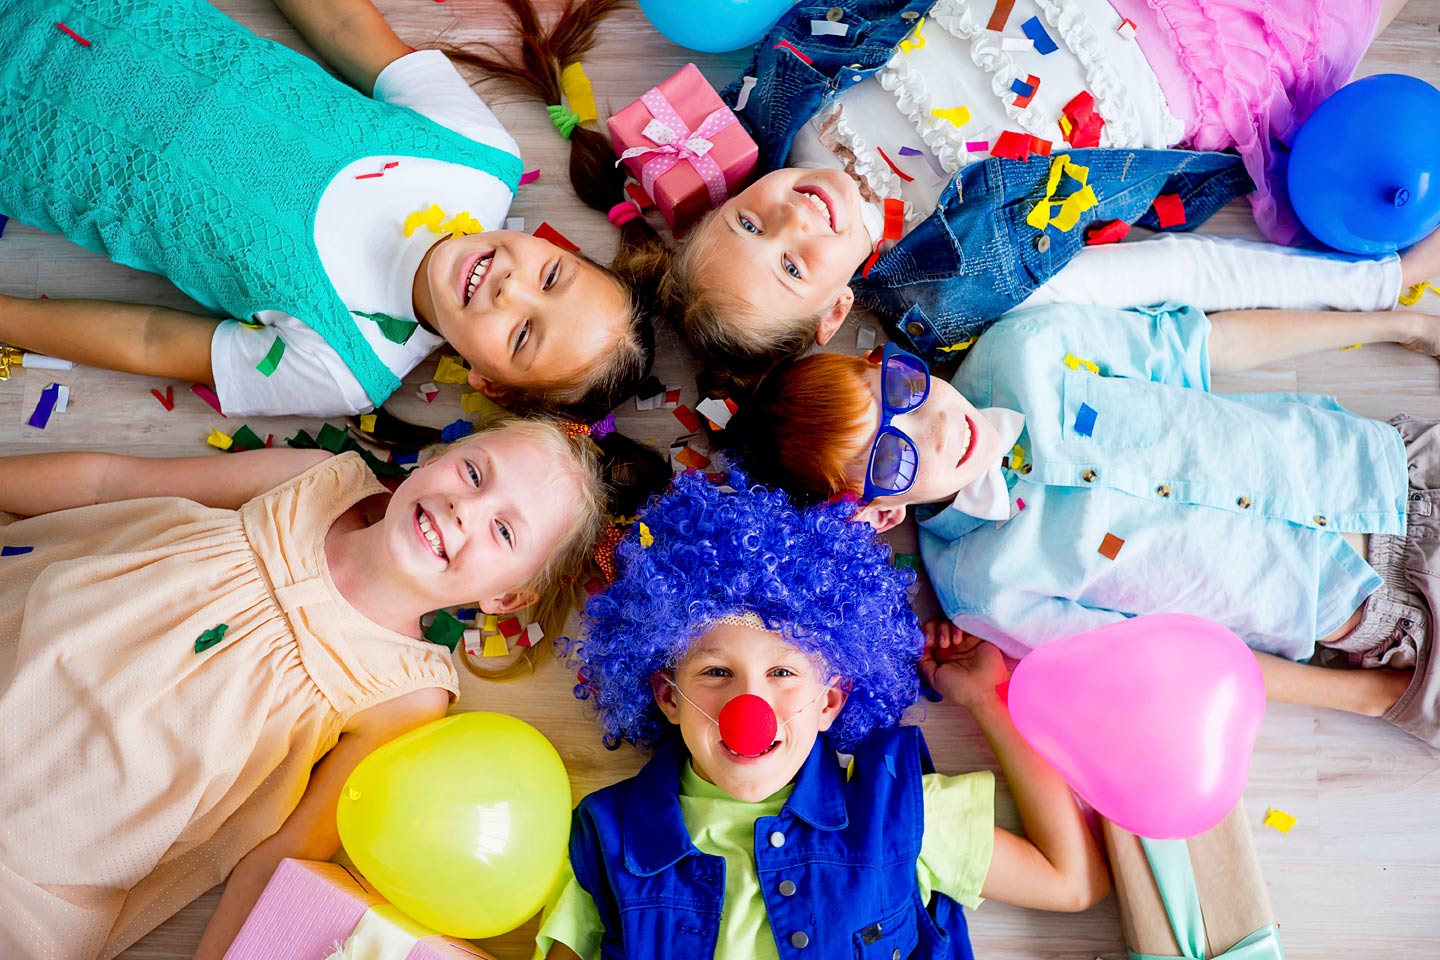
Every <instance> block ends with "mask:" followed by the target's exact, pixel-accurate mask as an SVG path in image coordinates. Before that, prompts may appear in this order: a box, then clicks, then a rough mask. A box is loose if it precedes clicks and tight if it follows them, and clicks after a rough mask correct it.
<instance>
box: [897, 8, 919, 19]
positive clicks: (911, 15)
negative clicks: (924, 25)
mask: <svg viewBox="0 0 1440 960" xmlns="http://www.w3.org/2000/svg"><path fill="white" fill-rule="evenodd" d="M919 18H920V14H918V13H916V12H915V11H914V10H906V11H905V12H904V13H902V14H900V19H901V20H918V19H919Z"/></svg>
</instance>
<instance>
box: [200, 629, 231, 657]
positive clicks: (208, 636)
mask: <svg viewBox="0 0 1440 960" xmlns="http://www.w3.org/2000/svg"><path fill="white" fill-rule="evenodd" d="M229 629H230V624H228V623H222V624H220V625H219V626H216V627H211V628H210V629H209V630H206V631H205V632H204V633H202V634H200V636H198V637H196V638H195V652H196V653H204V652H205V651H206V650H209V649H210V648H211V647H213V646H215V644H217V643H219V642H220V641H221V640H223V639H225V631H226V630H229Z"/></svg>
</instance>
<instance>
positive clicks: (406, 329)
mask: <svg viewBox="0 0 1440 960" xmlns="http://www.w3.org/2000/svg"><path fill="white" fill-rule="evenodd" d="M355 316H357V317H364V318H365V319H366V320H373V321H375V325H376V326H377V327H379V328H380V335H381V336H383V337H384V338H385V339H386V340H389V341H390V342H391V343H409V342H410V338H411V337H412V336H414V335H415V328H416V327H418V326H420V324H418V323H416V322H415V321H414V320H401V319H399V318H397V317H392V316H390V314H388V313H363V312H361V311H359V310H356V311H355Z"/></svg>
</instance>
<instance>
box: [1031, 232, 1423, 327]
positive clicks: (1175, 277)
mask: <svg viewBox="0 0 1440 960" xmlns="http://www.w3.org/2000/svg"><path fill="white" fill-rule="evenodd" d="M1399 295H1400V258H1399V257H1398V256H1396V255H1395V254H1390V255H1389V256H1387V257H1384V258H1383V259H1380V260H1363V259H1358V258H1355V257H1349V256H1346V255H1344V254H1339V253H1316V252H1313V251H1309V250H1297V249H1295V248H1293V247H1280V246H1276V245H1274V244H1269V243H1257V242H1256V241H1253V240H1238V239H1232V238H1229V237H1212V236H1205V235H1202V234H1195V233H1167V234H1162V235H1160V236H1158V237H1155V238H1153V239H1148V240H1140V241H1136V242H1134V243H1112V244H1104V245H1101V246H1094V247H1086V248H1084V249H1083V250H1081V251H1080V252H1079V253H1078V254H1076V255H1075V259H1073V260H1071V261H1070V263H1068V264H1067V265H1066V266H1065V268H1064V269H1063V270H1061V271H1060V272H1059V273H1057V274H1056V275H1055V276H1054V277H1052V278H1051V280H1050V282H1049V283H1047V284H1045V285H1044V286H1043V287H1040V288H1039V289H1037V290H1036V291H1035V292H1034V293H1032V294H1031V295H1030V296H1029V297H1028V298H1027V299H1026V300H1025V302H1024V303H1022V304H1021V305H1020V306H1022V307H1033V306H1038V305H1040V304H1045V303H1084V304H1096V305H1098V306H1108V307H1140V306H1149V305H1151V304H1156V303H1164V302H1165V301H1167V300H1171V301H1174V302H1176V303H1184V304H1188V305H1190V306H1193V307H1199V308H1200V309H1201V310H1204V311H1206V312H1210V313H1213V312H1216V311H1220V310H1249V309H1257V308H1261V307H1273V308H1277V309H1282V310H1324V309H1334V310H1389V309H1391V308H1393V307H1394V306H1395V300H1396V298H1397V297H1398V296H1399Z"/></svg>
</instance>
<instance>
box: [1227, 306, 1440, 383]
mask: <svg viewBox="0 0 1440 960" xmlns="http://www.w3.org/2000/svg"><path fill="white" fill-rule="evenodd" d="M1361 343H1398V344H1401V345H1402V346H1405V347H1408V348H1409V349H1411V350H1414V351H1416V352H1418V353H1424V354H1427V355H1429V356H1440V317H1436V316H1431V315H1430V314H1425V313H1414V312H1411V311H1406V310H1393V311H1386V312H1383V313H1336V312H1334V311H1329V310H1232V311H1229V312H1226V313H1215V314H1211V315H1210V370H1211V372H1212V373H1229V372H1233V371H1236V370H1248V369H1250V368H1251V367H1258V366H1263V365H1264V364H1267V363H1273V362H1275V361H1276V360H1285V359H1288V358H1290V357H1298V356H1303V355H1304V354H1307V353H1319V352H1320V351H1323V350H1339V349H1340V348H1341V347H1348V346H1351V345H1353V344H1361Z"/></svg>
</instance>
